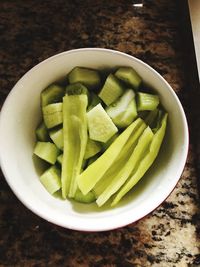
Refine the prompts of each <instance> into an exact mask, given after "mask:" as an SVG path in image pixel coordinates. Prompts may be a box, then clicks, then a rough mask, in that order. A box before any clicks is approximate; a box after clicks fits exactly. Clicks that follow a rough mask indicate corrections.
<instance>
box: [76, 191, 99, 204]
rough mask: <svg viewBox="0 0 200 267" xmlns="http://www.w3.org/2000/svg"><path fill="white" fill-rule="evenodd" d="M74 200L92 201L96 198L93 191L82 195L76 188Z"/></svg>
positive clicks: (81, 201)
mask: <svg viewBox="0 0 200 267" xmlns="http://www.w3.org/2000/svg"><path fill="white" fill-rule="evenodd" d="M74 200H76V201H78V202H80V203H87V204H89V203H92V202H94V201H95V200H96V197H95V194H94V192H92V191H90V192H88V193H87V194H86V195H83V193H82V192H81V191H80V190H79V189H77V191H76V193H75V196H74Z"/></svg>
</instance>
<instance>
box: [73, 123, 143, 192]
mask: <svg viewBox="0 0 200 267" xmlns="http://www.w3.org/2000/svg"><path fill="white" fill-rule="evenodd" d="M140 123H141V119H137V120H136V121H135V122H133V123H132V124H131V125H130V126H129V127H127V128H126V129H125V130H124V131H123V133H121V134H120V135H119V136H118V137H117V138H116V139H115V141H114V142H113V143H112V144H111V145H110V147H109V148H108V149H107V150H106V151H105V152H104V153H103V154H102V155H101V156H100V157H99V158H98V159H97V160H96V161H95V162H93V163H92V164H91V165H89V166H88V167H87V169H85V170H84V171H83V172H82V173H81V174H80V175H79V176H78V178H77V182H78V187H79V189H80V190H81V192H82V193H83V194H84V195H85V194H87V193H88V192H89V191H91V190H92V188H93V187H94V186H95V184H96V183H97V182H98V181H99V180H100V179H101V178H102V176H103V175H104V173H105V172H106V171H107V170H108V169H109V168H110V166H111V165H112V163H113V162H114V160H115V159H116V158H117V156H118V155H119V153H120V152H121V150H122V148H123V147H124V145H125V144H126V142H127V140H128V138H129V137H130V135H131V134H132V132H133V131H134V129H135V128H137V127H138V125H140ZM91 177H92V179H91Z"/></svg>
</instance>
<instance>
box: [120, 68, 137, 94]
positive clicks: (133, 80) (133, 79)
mask: <svg viewBox="0 0 200 267" xmlns="http://www.w3.org/2000/svg"><path fill="white" fill-rule="evenodd" d="M115 76H116V77H117V78H118V79H120V80H122V81H123V82H125V83H126V84H127V85H128V86H132V87H133V88H134V89H136V90H138V88H139V87H140V85H141V83H142V78H141V77H140V76H139V74H138V73H137V72H136V71H135V70H134V69H133V68H131V67H121V68H119V69H118V70H117V71H116V72H115Z"/></svg>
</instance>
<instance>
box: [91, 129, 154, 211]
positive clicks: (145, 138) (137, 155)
mask: <svg viewBox="0 0 200 267" xmlns="http://www.w3.org/2000/svg"><path fill="white" fill-rule="evenodd" d="M152 138H153V132H152V131H151V129H150V128H149V127H147V128H146V129H145V130H144V132H143V134H142V136H141V137H140V138H139V141H138V144H137V145H136V147H135V149H134V150H133V152H132V154H131V156H130V158H129V160H128V161H127V163H126V164H125V166H124V167H123V168H122V169H121V171H120V172H119V173H118V174H117V175H116V176H115V177H114V179H113V180H112V182H111V183H110V184H109V185H108V186H107V188H106V189H105V191H104V192H103V193H102V194H101V195H100V196H99V197H98V199H97V200H96V203H97V205H98V206H102V205H103V204H104V203H105V202H106V201H107V200H108V199H109V198H110V197H111V196H112V195H113V194H114V193H116V192H117V190H118V189H119V188H120V187H121V186H122V185H123V184H124V183H125V182H126V180H127V179H128V177H129V175H130V174H131V172H132V171H133V169H134V168H135V166H136V165H137V163H138V162H139V161H140V160H141V159H142V156H143V153H144V151H145V150H146V149H147V147H148V145H149V143H150V142H151V140H152Z"/></svg>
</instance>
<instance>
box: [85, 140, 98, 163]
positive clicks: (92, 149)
mask: <svg viewBox="0 0 200 267" xmlns="http://www.w3.org/2000/svg"><path fill="white" fill-rule="evenodd" d="M101 148H102V145H101V144H100V143H99V142H96V141H94V140H91V139H88V141H87V145H86V149H85V155H84V159H89V158H91V157H93V156H94V155H96V154H97V153H99V152H100V151H101Z"/></svg>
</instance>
